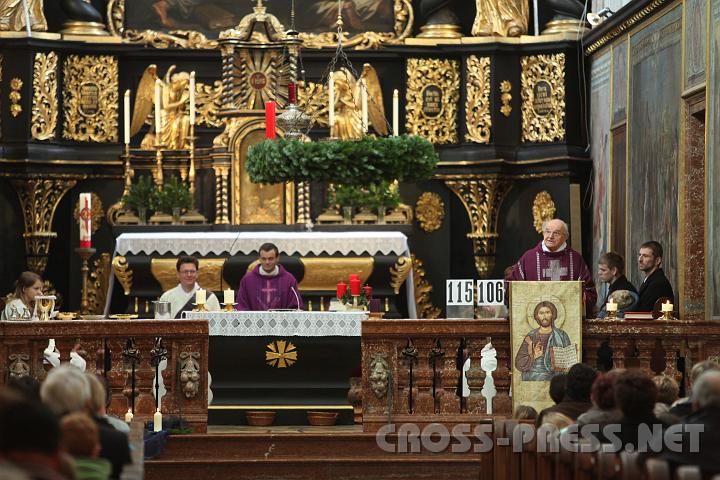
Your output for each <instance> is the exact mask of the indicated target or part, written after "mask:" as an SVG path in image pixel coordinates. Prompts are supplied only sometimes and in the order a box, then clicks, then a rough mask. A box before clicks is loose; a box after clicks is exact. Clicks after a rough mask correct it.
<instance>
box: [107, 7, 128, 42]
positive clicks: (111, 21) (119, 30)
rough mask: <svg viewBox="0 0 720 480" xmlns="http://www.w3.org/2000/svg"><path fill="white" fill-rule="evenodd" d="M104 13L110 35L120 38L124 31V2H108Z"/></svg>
mask: <svg viewBox="0 0 720 480" xmlns="http://www.w3.org/2000/svg"><path fill="white" fill-rule="evenodd" d="M106 13H107V27H108V32H110V35H115V36H122V34H123V32H124V31H125V0H109V1H108V3H107V12H106Z"/></svg>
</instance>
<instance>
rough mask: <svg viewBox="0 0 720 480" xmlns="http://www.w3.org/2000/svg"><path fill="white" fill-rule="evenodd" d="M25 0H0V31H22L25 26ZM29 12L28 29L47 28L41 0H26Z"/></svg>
mask: <svg viewBox="0 0 720 480" xmlns="http://www.w3.org/2000/svg"><path fill="white" fill-rule="evenodd" d="M24 1H25V0H0V31H11V32H22V31H24V30H25V28H26V22H25V19H26V16H25V9H24V7H23V3H24ZM27 8H28V13H29V14H30V21H31V23H30V29H31V30H33V31H34V32H44V31H46V30H47V20H45V14H44V13H43V0H27Z"/></svg>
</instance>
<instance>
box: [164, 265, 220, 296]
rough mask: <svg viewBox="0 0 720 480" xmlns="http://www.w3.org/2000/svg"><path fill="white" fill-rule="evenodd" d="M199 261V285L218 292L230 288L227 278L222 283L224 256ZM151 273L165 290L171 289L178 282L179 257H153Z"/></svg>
mask: <svg viewBox="0 0 720 480" xmlns="http://www.w3.org/2000/svg"><path fill="white" fill-rule="evenodd" d="M199 262H200V268H199V269H198V278H197V282H198V284H199V285H201V286H202V287H203V288H207V289H208V290H210V291H216V292H217V291H221V290H225V289H226V288H230V286H229V285H228V284H227V283H226V282H225V279H222V283H220V275H221V273H222V269H223V265H224V264H225V259H224V258H201V259H199ZM150 273H152V276H153V277H154V278H155V280H157V282H158V283H159V284H160V288H161V289H162V290H163V291H165V290H170V289H171V288H173V287H175V286H177V284H178V278H177V258H153V259H152V260H151V261H150Z"/></svg>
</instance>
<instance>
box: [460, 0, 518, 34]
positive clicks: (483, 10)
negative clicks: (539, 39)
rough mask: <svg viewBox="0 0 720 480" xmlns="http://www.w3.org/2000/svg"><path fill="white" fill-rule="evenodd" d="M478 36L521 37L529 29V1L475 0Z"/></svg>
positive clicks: (474, 23) (475, 25) (475, 32)
mask: <svg viewBox="0 0 720 480" xmlns="http://www.w3.org/2000/svg"><path fill="white" fill-rule="evenodd" d="M475 5H476V8H475V12H476V13H475V21H474V22H473V26H472V31H471V32H472V34H473V36H476V37H483V36H490V35H500V36H502V37H519V36H520V35H522V34H524V33H527V31H528V15H529V8H528V2H526V1H524V0H475Z"/></svg>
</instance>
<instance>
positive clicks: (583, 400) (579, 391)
mask: <svg viewBox="0 0 720 480" xmlns="http://www.w3.org/2000/svg"><path fill="white" fill-rule="evenodd" d="M595 377H597V371H596V370H595V369H594V368H593V367H591V366H590V365H588V364H587V363H576V364H575V365H573V366H572V367H570V370H568V373H567V377H566V380H565V396H564V397H563V399H562V401H560V403H558V404H557V405H553V406H552V407H548V408H546V409H544V410H543V411H542V412H540V415H538V420H537V426H540V425H542V424H543V423H545V416H546V415H547V414H548V413H550V412H557V413H562V414H563V415H565V416H567V417H569V418H570V419H571V420H573V421H574V420H577V418H578V417H579V416H580V415H582V414H583V413H585V412H587V411H588V410H590V408H592V403H590V390H591V389H592V385H593V382H594V381H595Z"/></svg>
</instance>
